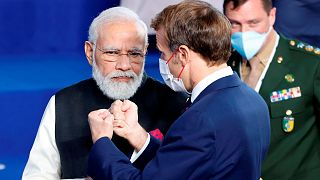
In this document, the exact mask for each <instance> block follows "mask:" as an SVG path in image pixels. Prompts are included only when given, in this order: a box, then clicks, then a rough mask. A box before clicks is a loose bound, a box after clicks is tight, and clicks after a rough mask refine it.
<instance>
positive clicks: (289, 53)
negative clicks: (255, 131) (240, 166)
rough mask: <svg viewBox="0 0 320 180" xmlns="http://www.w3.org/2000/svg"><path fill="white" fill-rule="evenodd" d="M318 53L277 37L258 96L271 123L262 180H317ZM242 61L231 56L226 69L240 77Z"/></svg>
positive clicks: (319, 147) (319, 141) (319, 161)
mask: <svg viewBox="0 0 320 180" xmlns="http://www.w3.org/2000/svg"><path fill="white" fill-rule="evenodd" d="M319 54H320V49H319V48H315V47H312V46H310V45H307V44H304V43H302V42H299V41H294V40H287V39H285V38H284V37H282V36H280V39H279V44H278V47H277V49H276V52H275V55H274V57H273V59H272V62H271V63H270V66H269V69H268V70H267V72H266V75H265V77H264V79H263V81H262V85H261V88H260V91H259V94H260V95H261V96H262V97H263V98H264V100H265V101H266V103H267V104H268V108H269V111H270V124H271V139H270V147H269V151H268V155H267V157H266V159H265V160H264V163H263V167H262V175H261V177H262V178H263V180H277V179H281V180H285V179H299V180H300V179H303V180H313V179H317V180H319V179H320V55H319ZM240 62H241V56H240V55H239V54H238V53H237V52H233V54H232V56H231V57H230V60H229V61H228V64H229V65H230V66H231V67H232V68H233V70H234V71H236V72H237V73H238V74H239V65H240ZM284 89H287V91H292V93H293V96H295V97H294V98H292V96H288V94H287V95H286V94H285V91H281V90H284ZM299 90H300V92H299ZM274 91H276V92H274ZM279 91H281V92H279ZM272 92H274V93H273V95H274V96H273V101H274V102H271V94H272ZM299 95H301V96H300V97H299ZM281 96H282V97H281ZM277 97H278V99H277ZM290 97H291V98H290ZM258 120H259V119H257V121H258ZM292 127H293V128H292ZM285 131H287V132H285Z"/></svg>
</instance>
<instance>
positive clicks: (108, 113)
mask: <svg viewBox="0 0 320 180" xmlns="http://www.w3.org/2000/svg"><path fill="white" fill-rule="evenodd" d="M110 114H111V113H110V112H109V110H107V109H105V110H104V111H101V112H100V113H99V114H98V116H99V117H100V118H102V119H105V118H106V117H107V116H109V115H110Z"/></svg>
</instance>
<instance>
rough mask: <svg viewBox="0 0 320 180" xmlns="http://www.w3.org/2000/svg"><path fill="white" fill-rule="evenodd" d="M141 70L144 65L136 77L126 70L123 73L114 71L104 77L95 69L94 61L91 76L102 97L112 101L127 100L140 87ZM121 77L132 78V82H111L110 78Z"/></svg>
mask: <svg viewBox="0 0 320 180" xmlns="http://www.w3.org/2000/svg"><path fill="white" fill-rule="evenodd" d="M143 69H144V65H143V67H142V68H141V73H140V74H139V75H136V74H135V73H134V72H133V71H132V70H128V71H125V72H124V71H114V72H111V73H109V74H108V75H106V76H104V75H103V74H102V73H101V71H100V70H99V68H98V67H97V64H96V62H95V60H93V63H92V76H93V79H94V80H95V81H96V83H97V85H98V86H99V88H100V90H101V91H102V92H103V94H104V95H106V96H108V97H109V98H111V99H113V100H117V99H121V100H124V99H129V98H130V97H132V96H133V95H134V94H135V93H136V92H137V89H138V88H139V87H140V85H141V82H142V77H143V71H144V70H143ZM121 76H122V77H123V76H126V77H130V78H132V80H130V81H129V82H115V81H113V80H112V78H114V77H121Z"/></svg>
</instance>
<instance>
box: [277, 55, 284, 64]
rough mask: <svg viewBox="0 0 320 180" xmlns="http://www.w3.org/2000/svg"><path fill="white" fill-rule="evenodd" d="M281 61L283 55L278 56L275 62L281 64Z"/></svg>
mask: <svg viewBox="0 0 320 180" xmlns="http://www.w3.org/2000/svg"><path fill="white" fill-rule="evenodd" d="M282 61H283V57H282V56H279V57H278V59H277V62H278V63H279V64H281V63H282Z"/></svg>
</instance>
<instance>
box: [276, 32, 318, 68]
mask: <svg viewBox="0 0 320 180" xmlns="http://www.w3.org/2000/svg"><path fill="white" fill-rule="evenodd" d="M279 46H280V48H281V49H284V48H283V47H284V46H285V47H287V49H288V50H289V51H288V53H291V54H293V55H294V56H293V58H300V57H301V56H303V57H304V59H306V58H307V59H317V60H318V61H319V62H320V48H319V47H316V46H312V45H310V44H308V43H305V42H303V41H300V40H296V39H287V38H285V37H284V36H282V35H280V42H279Z"/></svg>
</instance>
